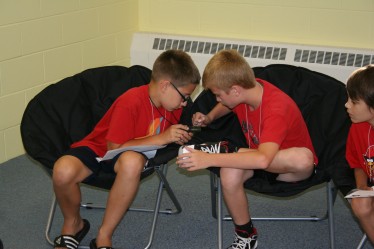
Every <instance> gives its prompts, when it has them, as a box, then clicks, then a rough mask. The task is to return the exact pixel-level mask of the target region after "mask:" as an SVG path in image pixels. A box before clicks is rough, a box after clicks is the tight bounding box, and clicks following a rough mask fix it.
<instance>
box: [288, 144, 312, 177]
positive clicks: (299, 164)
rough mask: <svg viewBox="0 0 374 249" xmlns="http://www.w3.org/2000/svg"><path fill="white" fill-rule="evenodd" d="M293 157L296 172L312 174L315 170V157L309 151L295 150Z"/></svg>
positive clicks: (304, 149)
mask: <svg viewBox="0 0 374 249" xmlns="http://www.w3.org/2000/svg"><path fill="white" fill-rule="evenodd" d="M292 157H293V161H294V162H295V165H294V168H295V169H296V171H299V172H306V171H307V172H308V173H309V172H310V173H311V172H312V171H313V170H314V155H313V153H312V152H311V151H310V150H309V149H307V148H295V149H294V150H293V155H292Z"/></svg>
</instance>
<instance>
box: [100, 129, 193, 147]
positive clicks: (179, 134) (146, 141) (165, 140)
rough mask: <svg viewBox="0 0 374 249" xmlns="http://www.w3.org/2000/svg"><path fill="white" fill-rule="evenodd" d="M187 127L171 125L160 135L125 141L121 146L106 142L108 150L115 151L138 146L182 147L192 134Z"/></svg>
mask: <svg viewBox="0 0 374 249" xmlns="http://www.w3.org/2000/svg"><path fill="white" fill-rule="evenodd" d="M188 129H189V128H188V126H187V125H182V124H176V125H172V126H170V127H169V128H167V129H166V130H165V131H163V132H162V133H160V134H156V135H152V136H147V137H142V138H135V139H131V140H129V141H126V142H125V143H123V144H116V143H113V142H111V141H108V142H107V147H108V150H113V149H117V148H120V147H127V146H140V145H160V146H162V145H167V144H170V143H177V144H180V145H183V144H185V143H187V142H188V141H189V140H190V139H191V137H192V135H193V134H192V133H191V132H189V131H188Z"/></svg>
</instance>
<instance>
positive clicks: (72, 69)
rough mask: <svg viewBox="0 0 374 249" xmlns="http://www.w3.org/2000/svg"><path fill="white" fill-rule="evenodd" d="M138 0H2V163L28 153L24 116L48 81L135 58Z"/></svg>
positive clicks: (0, 20)
mask: <svg viewBox="0 0 374 249" xmlns="http://www.w3.org/2000/svg"><path fill="white" fill-rule="evenodd" d="M137 30H138V1H137V0H63V1H61V0H0V115H1V118H0V163H1V162H4V161H6V160H9V159H11V158H13V157H16V156H18V155H21V154H24V149H23V145H22V141H21V136H20V131H19V130H20V121H21V118H22V114H23V111H24V109H25V107H26V105H27V103H28V101H29V100H30V99H31V98H32V97H33V96H35V94H37V93H38V92H39V91H40V90H41V89H43V88H44V87H46V86H47V85H48V84H51V83H54V82H56V81H58V80H60V79H62V78H65V77H67V76H70V75H73V74H76V73H78V72H80V71H82V70H84V69H87V68H91V67H97V66H104V65H113V64H116V65H123V66H129V64H130V51H129V48H130V43H131V37H132V33H133V32H134V31H137Z"/></svg>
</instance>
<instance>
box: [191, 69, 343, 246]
mask: <svg viewBox="0 0 374 249" xmlns="http://www.w3.org/2000/svg"><path fill="white" fill-rule="evenodd" d="M254 72H255V75H256V77H258V78H261V79H264V80H267V81H269V82H270V83H272V84H274V85H276V86H277V87H278V88H280V89H281V90H283V91H284V92H286V93H287V94H288V95H289V96H290V97H291V98H293V99H294V101H295V102H296V103H297V105H298V107H299V108H300V110H301V112H302V115H303V117H304V119H305V122H306V124H307V126H308V129H309V133H310V136H311V138H312V142H313V145H314V148H315V150H316V153H317V156H318V158H319V164H318V165H317V167H316V174H315V175H314V176H313V177H312V178H310V179H308V180H304V181H300V182H298V183H285V182H277V183H275V184H270V183H269V182H268V180H267V179H265V178H264V177H263V176H261V175H257V174H255V176H254V177H252V178H251V179H249V180H248V181H246V182H245V184H244V186H245V188H246V189H249V190H253V191H255V192H258V193H262V194H265V195H270V196H277V197H288V196H294V195H296V194H298V193H301V192H303V191H305V190H307V189H309V188H310V187H312V186H315V185H319V184H323V183H324V184H326V193H327V194H326V196H327V197H325V198H327V211H326V215H325V216H323V217H315V216H314V215H307V216H304V217H263V218H261V217H257V218H256V217H253V218H252V219H253V220H293V221H319V220H324V219H328V221H329V233H330V247H331V248H334V247H335V242H334V241H335V239H334V219H333V203H334V201H335V198H336V195H337V191H336V188H335V186H334V183H333V171H334V170H335V169H336V168H340V167H346V161H345V140H346V137H347V134H348V129H349V125H350V120H349V118H348V115H347V114H346V111H345V107H344V104H345V102H346V100H347V95H346V90H345V85H344V84H343V83H341V82H339V81H337V80H335V79H333V78H331V77H329V76H326V75H323V74H320V73H317V72H313V71H310V70H308V69H306V68H302V67H295V66H291V65H282V64H276V65H269V66H266V67H257V68H254ZM215 104H216V102H215V98H214V96H213V95H212V93H210V92H209V91H205V92H203V93H202V94H201V95H199V96H198V97H197V99H196V100H195V101H194V104H193V106H192V112H193V113H194V112H196V111H200V112H202V113H207V112H209V110H210V109H211V108H212V107H213V106H215ZM229 115H230V117H223V118H221V119H220V120H217V121H215V122H214V123H212V125H210V126H209V127H208V129H207V130H206V131H204V132H201V133H199V134H197V136H195V137H194V139H195V140H196V141H193V142H196V143H199V142H207V141H212V142H214V141H220V140H228V141H229V142H230V143H234V144H237V145H238V146H247V145H246V142H245V139H244V135H243V133H242V131H241V127H240V124H239V122H238V120H237V119H236V117H235V116H232V114H229ZM198 136H200V137H198ZM210 171H211V195H212V215H213V216H214V217H216V218H217V219H218V223H217V230H218V248H222V221H223V220H230V219H231V217H229V216H226V217H224V216H223V214H222V194H221V185H220V179H219V169H217V168H210ZM251 213H252V214H254V213H255V210H252V211H251Z"/></svg>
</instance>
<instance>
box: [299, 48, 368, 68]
mask: <svg viewBox="0 0 374 249" xmlns="http://www.w3.org/2000/svg"><path fill="white" fill-rule="evenodd" d="M373 59H374V55H369V54H353V53H349V54H347V53H340V52H337V51H333V52H332V51H318V52H317V51H311V50H308V49H296V51H295V56H294V61H295V62H305V63H318V64H325V65H339V66H348V67H352V66H353V67H362V66H365V65H368V64H370V63H373Z"/></svg>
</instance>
